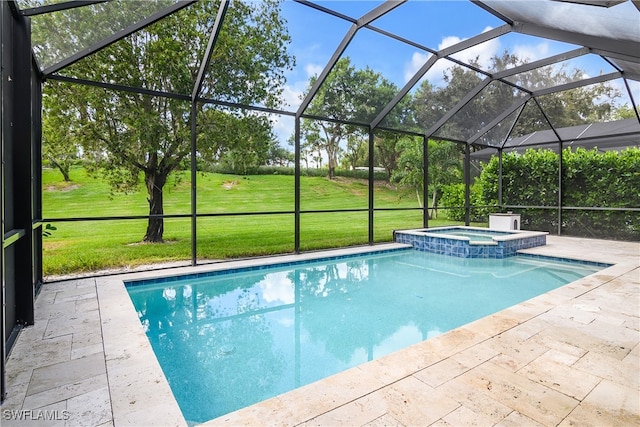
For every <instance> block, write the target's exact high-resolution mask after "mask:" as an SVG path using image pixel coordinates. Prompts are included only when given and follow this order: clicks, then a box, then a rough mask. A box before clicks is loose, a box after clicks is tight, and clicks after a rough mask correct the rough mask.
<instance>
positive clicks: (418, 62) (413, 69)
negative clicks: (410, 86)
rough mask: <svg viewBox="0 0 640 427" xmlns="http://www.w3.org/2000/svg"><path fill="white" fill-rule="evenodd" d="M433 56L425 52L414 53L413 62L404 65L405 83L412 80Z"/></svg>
mask: <svg viewBox="0 0 640 427" xmlns="http://www.w3.org/2000/svg"><path fill="white" fill-rule="evenodd" d="M430 56H431V55H430V54H428V53H423V52H414V53H413V55H412V56H411V61H410V62H407V63H405V64H404V81H405V83H406V82H408V81H409V80H411V77H413V76H414V75H415V74H416V73H417V72H418V70H419V69H420V67H422V66H423V65H424V63H425V62H427V60H428V59H429V57H430Z"/></svg>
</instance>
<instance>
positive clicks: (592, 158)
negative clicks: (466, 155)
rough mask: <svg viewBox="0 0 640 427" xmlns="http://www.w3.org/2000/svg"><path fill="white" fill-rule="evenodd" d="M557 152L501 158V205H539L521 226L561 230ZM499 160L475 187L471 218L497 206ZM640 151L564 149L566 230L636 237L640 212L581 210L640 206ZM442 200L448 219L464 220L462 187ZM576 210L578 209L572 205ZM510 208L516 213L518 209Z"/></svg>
mask: <svg viewBox="0 0 640 427" xmlns="http://www.w3.org/2000/svg"><path fill="white" fill-rule="evenodd" d="M558 164H559V161H558V154H557V153H554V152H553V151H551V150H543V149H541V150H527V151H526V152H525V153H524V154H517V153H509V154H506V155H504V156H503V159H502V174H503V180H502V182H503V187H502V188H503V190H502V191H503V193H502V194H503V196H502V197H503V200H502V201H503V204H504V205H507V206H509V205H512V206H541V207H545V208H546V207H548V209H545V208H537V209H533V208H530V209H519V210H518V213H520V214H521V215H522V227H523V228H529V229H537V230H543V231H549V232H556V231H557V229H558V221H559V218H558V213H557V209H553V207H556V206H557V205H558V192H559V187H558ZM498 166H499V165H498V158H497V157H494V158H492V159H491V160H490V161H489V163H487V164H485V165H483V168H482V172H481V174H480V176H479V177H478V178H476V180H475V182H474V184H473V185H472V186H471V191H470V201H471V205H472V206H480V208H477V209H472V213H473V216H474V217H472V218H471V221H479V220H483V221H486V220H487V216H488V215H489V213H491V212H492V211H493V210H494V209H492V208H489V207H484V208H483V206H498V186H499V176H498ZM639 189H640V149H638V148H635V147H634V148H629V149H626V150H623V151H620V152H616V151H609V152H604V153H603V152H599V151H597V150H596V149H593V150H586V149H584V148H578V149H576V150H571V149H568V148H567V149H565V150H564V151H563V153H562V206H563V207H566V208H569V209H563V212H562V224H561V225H562V233H563V234H569V235H576V236H587V237H599V238H612V239H625V240H638V239H640V212H637V211H628V210H597V209H580V208H622V209H624V208H640V190H639ZM440 204H441V205H443V206H459V207H460V208H456V209H450V210H449V216H450V219H453V220H457V221H463V220H464V214H465V211H464V208H463V206H464V185H463V184H455V185H450V186H448V187H446V188H445V190H444V192H443V196H442V199H441V201H440ZM574 208H578V209H574ZM509 210H513V211H516V209H511V208H509Z"/></svg>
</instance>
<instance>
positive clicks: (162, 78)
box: [45, 0, 293, 242]
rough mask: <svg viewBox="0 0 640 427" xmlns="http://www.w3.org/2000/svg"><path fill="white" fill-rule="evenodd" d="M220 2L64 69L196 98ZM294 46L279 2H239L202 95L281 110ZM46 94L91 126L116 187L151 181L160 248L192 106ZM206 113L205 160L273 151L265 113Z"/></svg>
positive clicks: (91, 92)
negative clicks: (166, 196)
mask: <svg viewBox="0 0 640 427" xmlns="http://www.w3.org/2000/svg"><path fill="white" fill-rule="evenodd" d="M144 3H145V2H142V3H141V7H144ZM218 4H219V2H218V1H203V2H197V3H196V4H194V5H192V6H190V7H188V8H185V9H184V10H182V11H180V12H178V13H176V14H174V15H172V16H170V17H168V18H165V19H163V20H161V21H159V22H157V23H156V24H154V25H151V26H149V27H146V28H145V29H143V30H141V31H138V32H136V33H134V34H132V35H131V36H129V37H127V38H126V39H123V40H121V41H119V42H116V43H114V44H112V45H110V46H108V47H107V48H105V49H102V50H100V51H99V52H96V53H95V54H93V55H91V56H90V57H87V58H85V59H84V60H82V61H80V62H78V63H76V64H74V65H72V66H71V67H69V68H67V69H66V70H64V73H65V74H67V75H70V76H72V77H79V78H84V79H89V80H94V81H105V82H115V83H118V84H122V85H127V86H132V87H142V88H145V89H150V90H154V91H161V92H169V93H177V94H184V95H190V94H191V93H192V91H193V88H194V82H195V80H196V76H197V74H198V69H199V66H200V63H201V59H202V56H203V52H204V49H205V47H206V45H207V41H208V38H209V35H210V33H211V30H212V27H213V24H214V21H215V16H216V13H217V9H218ZM51 15H55V14H51ZM63 16H64V15H63ZM51 19H55V18H51ZM59 19H62V18H59ZM60 27H61V28H65V26H64V25H60ZM288 43H289V36H288V33H287V30H286V26H285V22H284V21H283V18H282V17H281V15H280V2H279V1H278V0H264V1H261V2H259V3H256V2H249V1H241V0H237V1H234V2H233V4H232V5H231V6H230V7H229V9H228V11H227V14H226V17H225V21H224V26H223V28H222V31H221V32H220V35H219V38H218V40H217V44H216V46H215V49H214V50H213V55H212V58H211V64H212V65H211V67H210V68H209V70H208V71H207V73H206V74H205V79H204V84H203V89H202V92H201V96H203V97H207V98H213V99H217V100H221V101H228V102H237V103H242V104H260V105H265V106H267V107H276V106H278V105H279V104H280V103H281V94H282V88H283V83H284V72H285V71H286V70H287V69H288V68H289V67H291V65H292V64H293V58H292V57H291V56H290V55H289V54H288V52H287V46H288ZM45 91H46V93H47V96H49V99H50V101H51V102H52V103H54V104H55V103H58V104H60V105H63V106H64V107H65V108H63V109H67V108H68V109H71V110H72V111H74V114H75V115H76V116H77V117H79V119H80V121H81V123H82V128H81V129H80V131H79V132H78V135H79V141H80V143H81V144H82V146H83V149H84V152H85V154H86V155H87V156H89V157H90V158H91V159H92V160H93V163H92V164H93V166H94V169H95V170H99V171H102V172H103V173H104V174H105V175H106V176H107V177H108V178H109V180H110V182H111V184H112V185H113V187H114V188H116V189H120V190H128V189H131V188H132V187H134V186H136V185H137V183H138V177H140V176H141V175H142V176H143V177H144V182H145V185H146V189H147V192H148V201H149V214H150V217H149V222H148V226H147V231H146V233H145V236H144V240H145V241H148V242H161V241H162V237H163V231H164V221H163V219H162V216H161V215H162V214H163V187H164V185H165V183H166V182H167V178H168V176H169V175H170V174H171V173H172V172H173V171H175V170H176V169H178V168H179V167H180V165H181V164H183V163H184V160H185V159H187V158H188V156H189V155H190V111H191V104H190V103H189V102H185V101H182V100H178V99H174V98H170V97H164V96H150V95H146V94H138V93H131V92H118V91H111V90H107V89H102V88H95V87H90V86H82V85H73V86H71V89H70V92H72V94H71V95H69V94H65V96H64V97H62V96H60V94H59V93H57V92H56V91H55V85H51V86H47V87H45ZM197 110H198V117H197V121H198V124H199V127H198V138H197V144H198V145H197V150H198V155H199V156H201V157H203V158H207V159H215V158H218V159H219V158H220V156H224V155H227V157H228V156H229V155H230V153H239V152H241V151H242V147H245V146H246V147H249V148H251V150H252V152H257V151H266V150H268V148H265V150H262V148H259V149H257V148H256V147H266V145H267V142H268V141H267V140H269V139H270V138H271V136H272V134H271V132H270V130H267V129H266V127H265V125H266V124H268V122H265V119H264V117H259V116H257V115H254V114H251V113H247V112H243V111H240V110H231V109H225V108H213V107H211V106H203V105H202V104H198V105H197ZM45 114H55V110H54V109H48V110H45ZM267 127H268V126H267ZM236 157H237V156H236Z"/></svg>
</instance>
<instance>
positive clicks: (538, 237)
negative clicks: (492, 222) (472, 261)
mask: <svg viewBox="0 0 640 427" xmlns="http://www.w3.org/2000/svg"><path fill="white" fill-rule="evenodd" d="M547 234H548V233H547V232H542V231H524V230H511V231H498V230H491V229H488V228H479V227H462V226H455V227H435V228H421V229H415V230H397V231H394V233H393V240H394V241H395V242H396V243H404V244H409V245H411V246H413V247H414V248H415V249H418V250H420V251H425V252H432V253H436V254H442V255H450V256H456V257H461V258H506V257H509V256H513V255H515V254H516V252H517V251H518V250H520V249H527V248H533V247H535V246H543V245H546V244H547Z"/></svg>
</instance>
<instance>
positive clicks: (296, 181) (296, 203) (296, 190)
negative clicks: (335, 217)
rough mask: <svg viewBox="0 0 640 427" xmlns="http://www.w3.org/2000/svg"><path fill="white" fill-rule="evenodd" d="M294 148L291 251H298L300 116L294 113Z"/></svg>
mask: <svg viewBox="0 0 640 427" xmlns="http://www.w3.org/2000/svg"><path fill="white" fill-rule="evenodd" d="M294 144H295V148H294V151H295V153H294V156H295V157H294V163H295V164H294V168H295V173H294V226H293V234H294V238H293V240H294V244H293V247H294V248H293V251H294V252H295V253H297V254H299V253H300V117H299V116H297V115H296V124H295V141H294Z"/></svg>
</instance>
